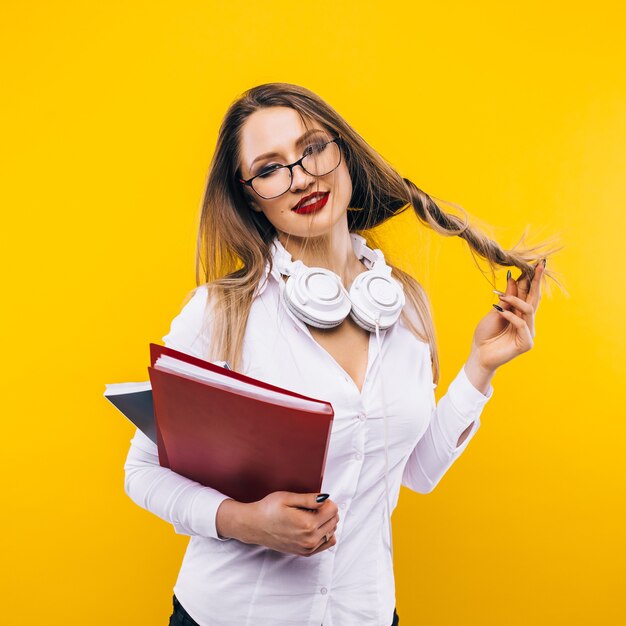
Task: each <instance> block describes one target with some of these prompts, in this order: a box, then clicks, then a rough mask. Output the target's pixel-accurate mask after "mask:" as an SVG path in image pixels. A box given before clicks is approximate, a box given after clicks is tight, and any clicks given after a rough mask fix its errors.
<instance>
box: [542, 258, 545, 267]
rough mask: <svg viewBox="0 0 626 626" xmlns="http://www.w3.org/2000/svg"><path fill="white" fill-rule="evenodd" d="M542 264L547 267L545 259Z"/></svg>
mask: <svg viewBox="0 0 626 626" xmlns="http://www.w3.org/2000/svg"><path fill="white" fill-rule="evenodd" d="M542 263H543V266H544V267H545V266H546V260H545V259H544V260H543V261H542Z"/></svg>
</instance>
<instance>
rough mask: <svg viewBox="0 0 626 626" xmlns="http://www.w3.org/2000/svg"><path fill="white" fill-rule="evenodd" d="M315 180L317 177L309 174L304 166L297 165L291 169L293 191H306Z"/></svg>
mask: <svg viewBox="0 0 626 626" xmlns="http://www.w3.org/2000/svg"><path fill="white" fill-rule="evenodd" d="M313 178H315V177H314V176H311V175H310V174H307V172H306V171H305V170H304V168H303V167H302V165H296V166H295V167H293V168H291V190H292V191H299V190H301V189H306V188H307V187H308V186H309V185H310V184H311V180H312V179H313Z"/></svg>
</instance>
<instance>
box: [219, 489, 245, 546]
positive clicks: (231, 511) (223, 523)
mask: <svg viewBox="0 0 626 626" xmlns="http://www.w3.org/2000/svg"><path fill="white" fill-rule="evenodd" d="M246 507H247V505H246V504H245V503H243V502H238V501H237V500H233V499H232V498H227V499H226V500H223V501H222V503H221V504H220V506H219V507H218V509H217V514H216V516H215V528H216V530H217V534H218V536H219V537H220V538H222V539H237V540H239V541H246V535H247V532H246V528H247V525H246V523H245V520H246Z"/></svg>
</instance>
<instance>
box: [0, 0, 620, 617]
mask: <svg viewBox="0 0 626 626" xmlns="http://www.w3.org/2000/svg"><path fill="white" fill-rule="evenodd" d="M622 7H623V4H622V3H619V2H605V1H598V2H593V3H591V4H589V3H572V2H564V1H560V2H556V3H545V2H537V1H536V0H533V1H532V2H525V3H515V4H513V3H502V2H495V1H490V2H486V1H485V2H477V3H465V2H451V1H443V2H436V3H434V2H428V3H419V4H415V3H409V2H406V3H401V2H384V3H383V2H381V3H375V2H363V0H360V1H359V2H356V1H354V2H350V3H341V2H339V3H329V2H308V3H300V4H298V3H293V2H290V3H283V2H265V3H259V2H254V3H232V4H230V3H216V2H206V1H204V2H183V3H178V4H174V3H171V2H161V1H157V2H154V1H153V2H133V1H128V0H126V1H125V2H120V1H119V0H116V1H109V2H105V3H94V2H91V3H87V2H68V1H60V2H27V1H22V2H4V3H3V4H2V7H1V8H0V24H1V26H0V53H1V57H2V69H1V76H0V79H1V80H0V84H1V85H2V91H3V96H2V99H1V104H0V106H1V107H2V110H1V112H0V113H1V115H0V119H1V121H0V124H1V125H2V128H1V129H0V130H1V137H2V139H1V141H2V151H1V152H2V157H1V158H2V163H1V164H0V165H1V167H0V176H1V177H2V184H1V185H0V194H1V197H0V201H1V205H2V216H3V217H2V219H3V226H4V227H3V228H2V246H1V249H2V259H1V261H2V268H3V272H2V276H3V279H2V283H3V284H2V291H3V294H4V297H3V305H2V307H1V309H2V361H3V363H2V368H3V371H2V377H1V379H2V454H1V455H0V456H1V458H2V461H1V462H2V467H1V468H0V469H1V471H2V474H1V475H2V484H3V494H2V496H3V497H2V500H3V511H2V515H1V519H2V522H1V523H2V529H1V537H2V544H1V545H0V551H1V553H2V555H3V558H2V567H1V569H0V572H1V576H2V580H1V585H0V589H1V591H2V596H3V608H2V618H1V621H2V623H4V624H13V623H20V624H64V625H67V624H89V625H93V626H97V625H105V624H106V625H110V624H116V625H120V626H122V625H129V626H130V625H131V624H132V625H138V624H141V625H144V624H145V625H147V626H151V625H153V624H154V625H158V624H162V625H165V624H167V621H168V618H169V615H170V612H171V600H172V587H173V584H174V582H175V579H176V576H177V573H178V568H179V566H180V562H181V559H182V556H183V553H184V550H185V547H186V545H187V541H188V538H187V537H183V536H180V535H176V534H175V533H174V530H173V527H172V526H170V525H169V524H167V523H165V522H163V521H162V520H160V519H158V518H157V517H156V516H154V515H152V514H150V513H148V512H146V511H144V510H143V509H140V508H139V507H137V506H136V505H135V504H134V503H133V502H132V501H131V500H130V499H129V498H128V497H127V496H126V494H125V493H124V486H123V483H124V474H123V464H124V461H125V458H126V454H127V452H128V448H129V442H130V438H131V437H132V434H133V432H134V428H133V427H131V425H130V424H129V423H128V422H126V420H125V419H124V418H123V417H122V416H121V415H120V414H119V413H118V412H117V411H116V410H115V409H114V408H113V407H112V406H111V405H110V404H109V403H108V402H107V401H106V400H105V399H104V398H103V395H102V394H103V392H104V385H105V383H109V382H123V381H130V380H146V379H147V377H148V376H147V369H146V368H147V364H148V343H149V342H151V341H156V342H160V339H161V337H162V336H163V335H164V334H165V333H166V332H167V330H168V328H169V323H170V321H171V319H172V318H173V317H174V316H175V315H176V314H177V313H178V311H179V310H180V306H181V305H182V302H183V299H184V297H185V295H186V294H187V293H188V291H189V290H190V289H191V288H193V287H194V285H195V283H194V267H193V263H194V253H195V236H196V225H197V220H198V216H199V203H200V198H201V193H202V188H203V183H204V179H205V176H206V172H207V168H208V165H209V162H210V159H211V155H212V152H213V149H214V145H215V139H216V135H217V129H218V126H219V124H220V122H221V119H222V116H223V114H224V112H225V111H226V108H227V107H228V105H229V104H230V103H231V102H232V101H233V100H234V99H235V98H236V97H237V96H238V95H239V94H240V93H241V92H242V91H243V90H244V89H246V88H248V87H251V86H254V85H257V84H260V83H263V82H270V81H285V82H293V83H298V84H301V85H303V86H305V87H308V88H310V89H312V90H313V91H315V92H317V93H318V94H319V95H320V96H322V97H323V98H325V99H326V100H327V101H328V102H329V103H330V104H331V105H332V106H334V107H335V108H336V109H337V110H338V111H339V113H340V114H342V115H343V116H344V117H345V118H346V119H347V120H348V121H349V122H350V123H351V124H353V126H354V127H355V128H356V129H357V131H358V132H359V133H361V134H362V136H363V137H365V138H366V140H367V141H369V142H370V143H371V145H372V146H373V147H374V148H376V149H377V150H378V151H379V152H380V153H381V154H382V155H383V156H384V157H385V158H387V159H388V160H390V161H391V162H392V163H393V165H394V166H396V168H397V169H398V171H399V172H401V173H402V175H404V176H406V177H408V178H411V179H412V180H413V181H414V182H415V183H416V184H417V185H418V186H419V187H421V188H422V189H424V190H425V191H427V192H428V193H431V194H434V195H435V196H437V197H438V198H443V199H445V200H449V201H452V202H456V203H459V204H461V205H462V206H463V207H465V208H466V209H467V210H468V211H469V213H470V214H471V215H472V216H474V217H475V218H476V219H477V220H480V221H481V222H483V223H484V225H485V228H487V229H488V231H489V232H490V233H491V234H492V235H493V236H494V237H495V238H496V239H497V240H498V241H499V242H500V243H501V244H502V246H504V247H510V246H512V245H513V244H514V243H516V242H517V240H518V238H519V236H520V235H521V233H522V232H523V229H524V228H525V227H526V226H527V225H530V227H531V230H530V232H531V242H532V241H537V240H539V239H541V238H542V237H544V236H548V235H550V234H552V233H554V232H560V233H561V236H562V241H563V243H564V244H565V245H566V246H567V247H566V248H565V250H564V251H563V252H562V253H560V254H559V255H558V256H557V257H555V258H554V259H553V261H551V262H550V263H549V269H552V270H554V271H556V272H558V273H559V277H560V278H561V280H562V281H563V284H564V285H565V286H566V289H567V293H563V292H561V291H559V290H558V289H557V288H555V289H552V294H551V295H546V293H545V292H544V297H543V300H542V302H541V305H540V307H539V311H538V313H537V319H536V328H537V335H536V338H535V347H534V348H533V349H532V350H531V351H530V352H528V353H525V354H523V355H522V356H520V357H519V358H517V359H515V360H514V361H512V362H510V363H508V364H506V365H505V366H503V367H502V368H501V370H499V371H498V372H497V373H496V376H495V378H494V380H493V385H494V388H495V394H494V396H493V398H492V400H491V401H490V403H489V404H488V405H487V407H486V408H485V411H484V413H483V417H482V426H481V429H480V431H479V432H478V433H477V435H476V437H475V439H474V440H473V441H472V443H471V444H470V446H469V447H468V449H467V451H466V452H465V453H464V454H463V455H462V456H461V458H460V459H459V460H458V461H457V463H456V464H455V465H454V466H453V467H452V468H451V470H450V471H449V473H448V474H447V475H446V476H445V477H444V478H443V479H442V482H441V483H440V484H439V486H438V487H437V488H436V489H435V491H434V492H433V493H432V494H430V495H428V496H427V497H426V496H420V495H418V494H415V493H413V492H410V491H408V490H406V489H404V488H403V491H402V494H401V498H400V503H399V507H398V509H397V510H396V512H395V514H394V517H393V526H394V531H395V532H394V538H395V542H394V547H395V554H396V564H395V567H396V575H397V607H398V614H399V616H400V619H401V623H402V625H403V626H410V625H412V624H415V625H426V624H427V625H428V626H457V625H461V626H466V625H467V626H470V625H472V626H474V625H476V626H487V625H488V624H494V625H498V626H501V625H503V624H506V625H507V626H517V625H520V626H521V625H527V624H532V625H539V624H550V625H555V624H563V625H568V626H571V625H574V624H602V625H614V624H623V623H626V609H624V606H623V603H622V602H621V601H618V595H620V592H623V589H624V582H625V576H624V573H625V572H624V570H625V558H624V556H625V552H626V551H625V545H624V544H625V540H624V527H625V515H624V509H625V505H624V502H625V495H626V494H625V490H624V478H625V472H624V463H623V458H624V438H625V436H626V425H625V417H626V416H625V411H624V401H623V389H624V388H623V383H624V365H623V363H624V360H623V355H624V353H625V351H626V340H625V334H624V330H623V328H624V319H625V318H626V306H625V305H626V297H625V295H624V287H625V285H624V280H623V274H624V267H623V266H622V264H621V261H622V260H623V254H622V252H623V250H624V227H625V226H626V219H625V218H624V215H625V211H626V202H625V200H626V183H625V177H624V162H625V157H626V141H625V140H626V109H625V105H626V82H625V81H624V80H623V70H624V67H625V66H626V58H625V57H626V44H625V43H624V39H625V38H624V14H623V8H622ZM384 235H385V241H386V242H387V243H388V244H389V245H388V250H389V254H390V257H391V258H392V260H398V261H401V262H402V263H405V264H406V266H407V267H410V268H411V270H412V271H413V272H414V274H415V275H416V276H417V277H418V278H419V279H420V280H421V281H422V282H423V284H424V285H425V286H426V288H427V290H428V293H429V294H430V296H431V299H432V303H433V307H434V312H435V322H436V327H437V332H438V336H439V341H440V349H441V365H442V377H441V383H440V385H439V387H438V389H437V397H440V396H441V394H442V393H444V392H445V390H446V388H447V385H448V384H449V382H450V381H451V380H452V378H453V376H454V375H455V374H456V372H457V371H458V368H459V367H460V366H461V365H462V364H463V362H464V360H465V358H466V357H467V355H468V354H469V348H470V341H471V336H472V333H473V329H474V327H475V325H476V324H477V323H478V321H479V320H480V319H481V318H482V316H483V315H485V314H486V313H487V312H488V311H489V310H490V309H491V304H492V302H497V299H496V297H495V295H494V294H492V292H491V289H492V286H491V285H490V284H489V281H488V280H487V279H486V278H485V277H484V276H483V275H482V274H481V273H480V271H479V270H478V268H477V266H476V265H475V264H474V261H473V259H472V256H471V254H470V253H469V250H468V248H467V245H466V244H465V242H463V241H462V240H460V239H458V238H452V239H446V238H443V237H440V236H432V234H431V233H429V232H426V231H425V230H424V229H423V228H422V227H420V226H419V225H418V223H417V221H416V220H415V218H414V217H413V216H412V215H410V214H405V215H404V216H402V217H401V218H398V220H396V222H395V223H392V224H390V225H389V227H388V229H387V230H386V232H385V233H384ZM504 275H505V272H504V271H502V272H500V273H499V274H498V276H497V287H498V288H503V287H504ZM514 276H515V277H517V276H518V273H517V272H515V273H514Z"/></svg>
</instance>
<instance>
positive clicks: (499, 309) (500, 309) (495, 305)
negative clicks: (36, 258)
mask: <svg viewBox="0 0 626 626" xmlns="http://www.w3.org/2000/svg"><path fill="white" fill-rule="evenodd" d="M491 306H492V307H493V308H494V309H498V311H504V309H503V308H502V307H501V306H498V305H497V304H492V305H491Z"/></svg>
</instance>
